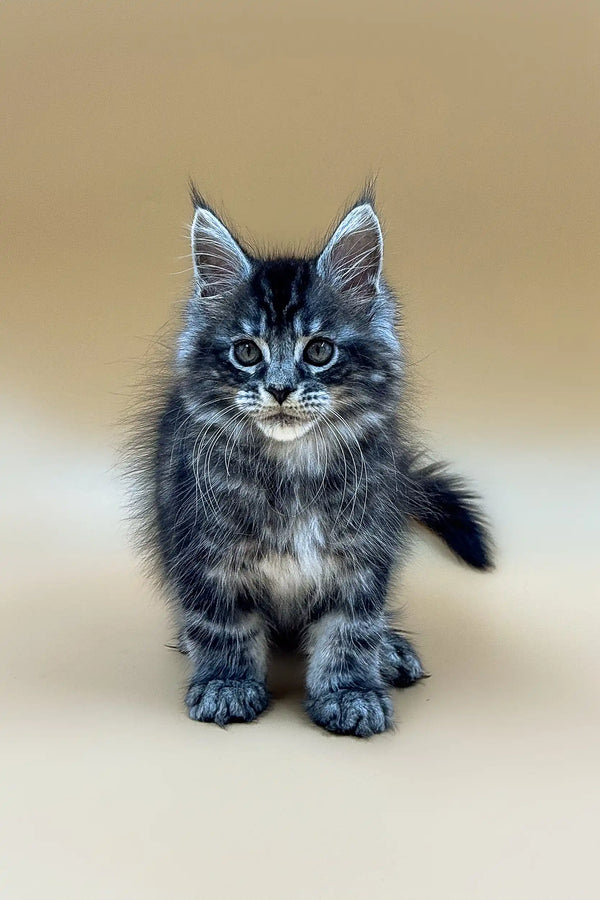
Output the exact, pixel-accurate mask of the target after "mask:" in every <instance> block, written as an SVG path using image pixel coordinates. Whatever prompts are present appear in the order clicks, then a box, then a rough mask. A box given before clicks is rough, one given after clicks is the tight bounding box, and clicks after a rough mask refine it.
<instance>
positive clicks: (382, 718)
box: [306, 690, 393, 737]
mask: <svg viewBox="0 0 600 900" xmlns="http://www.w3.org/2000/svg"><path fill="white" fill-rule="evenodd" d="M306 708H307V711H308V714H309V716H310V717H311V719H312V720H313V722H315V723H316V724H317V725H320V726H321V728H325V729H326V730H327V731H332V732H333V733H334V734H353V735H356V737H370V736H371V735H373V734H380V733H381V732H382V731H386V729H388V728H391V727H392V713H393V710H392V704H391V701H390V699H389V697H387V696H386V695H385V694H380V693H378V692H377V691H356V690H343V691H335V692H334V693H331V694H324V695H323V696H320V697H311V698H310V699H309V700H308V701H307V704H306Z"/></svg>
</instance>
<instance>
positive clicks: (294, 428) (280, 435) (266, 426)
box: [258, 422, 314, 441]
mask: <svg viewBox="0 0 600 900" xmlns="http://www.w3.org/2000/svg"><path fill="white" fill-rule="evenodd" d="M313 424H314V423H313V422H298V424H297V425H280V424H279V423H278V422H259V423H258V426H259V428H260V429H261V431H262V432H263V434H266V436H267V437H269V438H272V439H273V440H274V441H295V440H296V438H299V437H302V435H303V434H306V432H307V431H310V429H311V428H312V427H313Z"/></svg>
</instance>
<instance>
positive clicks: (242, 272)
mask: <svg viewBox="0 0 600 900" xmlns="http://www.w3.org/2000/svg"><path fill="white" fill-rule="evenodd" d="M192 199H193V203H194V206H195V215H194V220H193V225H192V255H193V261H194V284H193V293H192V296H191V298H190V300H189V302H188V305H187V310H186V314H185V322H184V325H183V330H182V331H181V334H180V337H179V341H178V346H177V351H176V356H175V359H174V364H173V371H172V378H171V382H170V386H169V389H168V391H167V395H166V397H165V399H164V401H161V408H160V414H159V416H158V418H157V421H156V423H155V425H153V426H152V427H151V436H150V440H149V441H147V443H146V455H145V456H144V455H143V454H142V455H141V456H140V457H139V459H140V460H143V459H145V460H146V463H147V465H146V467H145V468H146V474H147V475H150V479H149V482H148V479H146V484H148V483H149V484H150V488H149V492H148V491H147V492H146V495H145V497H146V500H147V503H146V524H147V525H148V526H149V533H150V534H151V537H152V544H151V547H152V551H153V554H154V557H155V558H157V559H158V561H159V563H160V568H161V571H162V576H163V578H164V582H165V584H166V586H167V588H168V592H169V594H170V595H171V597H172V599H173V602H174V604H175V609H176V613H177V621H178V627H179V646H180V648H181V649H182V650H183V651H184V652H185V653H187V654H188V656H189V658H190V661H191V663H192V666H193V674H192V677H191V681H190V684H189V689H188V692H187V696H186V703H187V707H188V710H189V715H190V717H191V718H192V719H197V720H199V721H202V722H216V723H217V724H218V725H226V724H227V723H228V722H233V721H243V722H247V721H250V720H252V719H254V718H255V717H256V716H258V715H259V714H260V713H261V712H262V711H263V710H264V709H265V708H266V706H267V704H268V693H267V686H266V678H267V659H268V651H269V646H270V645H272V644H279V643H284V644H286V645H288V646H289V645H290V644H291V645H296V646H300V647H302V648H303V649H304V651H305V652H306V655H307V660H308V661H307V676H306V686H307V701H306V709H307V711H308V714H309V715H310V717H311V718H312V720H313V721H314V722H315V723H316V724H317V725H321V726H322V727H323V728H326V729H327V730H328V731H332V732H336V733H338V734H352V735H357V736H360V737H365V736H369V735H372V734H375V733H377V732H382V731H384V730H385V729H387V728H390V726H391V724H392V704H391V702H390V695H389V690H388V688H389V686H390V685H394V686H398V687H405V686H407V685H410V684H412V683H413V682H415V681H417V680H418V679H420V678H422V677H423V675H424V671H423V667H422V665H421V662H420V660H419V657H418V656H417V653H416V652H415V649H414V648H413V646H412V645H411V644H410V643H409V641H408V640H407V639H406V638H405V637H404V636H403V635H402V634H401V633H400V632H399V631H397V630H396V629H395V628H394V627H392V624H391V619H390V616H389V614H388V612H387V610H386V594H387V591H388V585H389V582H390V576H391V573H392V571H393V570H394V569H395V567H396V566H397V565H398V563H400V562H401V561H402V559H403V557H404V556H405V554H406V548H407V544H408V541H409V536H410V532H411V520H416V521H419V522H421V523H423V524H425V525H426V526H427V527H429V528H430V529H431V530H433V531H434V532H435V533H437V534H438V535H439V536H441V537H442V538H443V539H444V540H445V541H446V543H447V544H448V545H449V547H450V548H451V549H452V550H453V551H454V552H455V553H456V554H457V555H458V556H460V557H461V558H462V559H464V560H465V561H466V562H468V563H469V564H470V565H472V566H474V567H477V568H481V569H483V568H487V567H489V566H490V565H491V555H490V545H489V540H488V537H487V533H486V530H485V527H484V523H483V521H482V517H481V515H480V513H479V510H478V508H477V506H476V498H475V497H474V496H473V495H472V494H470V493H469V492H468V491H467V490H466V489H465V487H464V485H463V484H462V483H461V482H460V481H459V480H458V479H456V478H454V477H452V476H449V475H447V474H446V473H445V471H444V470H443V468H442V467H440V466H435V465H433V466H431V465H430V466H427V467H425V468H424V467H422V465H421V464H420V463H419V458H420V455H419V454H418V453H417V452H416V451H415V449H414V447H413V445H412V443H411V436H410V434H409V433H408V430H407V427H406V425H405V424H404V423H403V418H402V415H401V412H402V404H403V357H402V349H401V346H400V343H399V340H398V334H397V328H396V325H397V323H396V317H397V304H396V302H395V300H394V296H393V294H392V292H391V290H390V288H389V287H388V285H387V284H386V282H385V281H384V279H383V275H382V256H383V242H382V234H381V228H380V225H379V221H378V219H377V216H376V214H375V212H374V209H373V198H372V197H371V196H365V197H363V198H362V199H361V200H360V202H359V203H358V204H357V205H356V206H354V207H353V208H352V209H350V211H349V212H348V214H347V215H346V216H345V217H344V219H343V220H342V222H341V223H340V225H339V226H338V227H337V229H336V230H335V232H334V234H333V236H332V237H331V239H330V240H329V241H328V242H327V244H326V246H325V247H324V249H323V250H322V252H321V253H320V254H319V255H318V256H315V257H313V256H310V257H306V258H298V257H294V258H292V257H279V256H273V257H270V258H257V257H256V256H253V255H251V254H250V253H249V252H247V251H246V250H245V249H244V248H243V247H242V245H241V243H240V241H239V240H237V239H236V238H235V237H234V235H233V234H232V232H231V230H229V229H228V228H226V227H225V225H224V224H223V222H222V221H221V220H220V219H219V218H218V217H217V216H216V215H215V213H214V212H213V211H212V210H211V209H210V208H209V206H208V205H207V203H206V202H205V201H204V200H203V198H202V197H201V196H200V195H199V194H198V192H197V191H196V190H195V189H192ZM143 467H144V466H143V464H142V468H143Z"/></svg>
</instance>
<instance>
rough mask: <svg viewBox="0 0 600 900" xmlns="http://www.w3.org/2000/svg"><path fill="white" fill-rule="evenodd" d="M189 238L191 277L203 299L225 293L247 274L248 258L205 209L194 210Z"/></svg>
mask: <svg viewBox="0 0 600 900" xmlns="http://www.w3.org/2000/svg"><path fill="white" fill-rule="evenodd" d="M191 238H192V259H193V261H194V275H195V278H196V282H197V284H198V286H199V288H200V291H201V293H202V295H203V296H205V297H212V296H218V295H220V294H227V293H229V292H231V291H232V290H234V288H236V287H237V286H238V285H239V284H240V283H241V282H242V281H244V279H245V278H247V277H248V275H249V274H250V261H249V260H248V257H247V256H246V254H245V253H244V252H243V250H242V249H241V247H240V246H239V244H238V243H237V241H236V240H235V238H234V237H233V236H232V235H231V234H230V233H229V231H228V230H227V228H225V226H224V225H223V223H222V222H221V221H220V220H219V219H217V217H216V216H215V214H214V213H212V212H211V211H210V210H209V209H205V208H204V207H200V206H199V207H198V208H197V209H196V212H195V214H194V221H193V222H192V233H191Z"/></svg>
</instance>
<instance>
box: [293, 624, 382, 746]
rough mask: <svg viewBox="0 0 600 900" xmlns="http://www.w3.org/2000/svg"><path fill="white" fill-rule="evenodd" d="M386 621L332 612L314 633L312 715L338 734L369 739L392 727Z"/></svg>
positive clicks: (311, 648) (311, 644)
mask: <svg viewBox="0 0 600 900" xmlns="http://www.w3.org/2000/svg"><path fill="white" fill-rule="evenodd" d="M385 634H386V626H385V623H384V621H383V619H380V618H371V617H368V616H364V615H363V616H358V615H353V614H352V613H350V612H341V611H340V612H331V613H328V614H327V615H325V616H323V618H321V619H319V620H318V621H317V622H315V623H314V624H313V625H311V626H310V628H309V634H308V651H309V664H308V672H307V688H308V699H307V710H308V713H309V715H310V717H311V718H312V720H313V721H314V722H316V724H317V725H321V726H322V727H323V728H326V729H327V731H333V732H335V733H336V734H354V735H357V736H358V737H369V736H370V735H372V734H377V733H378V732H381V731H385V730H386V729H387V728H390V727H391V724H392V704H391V702H390V698H389V696H388V694H387V690H386V685H385V683H384V680H383V677H382V673H381V653H382V646H383V641H384V638H385Z"/></svg>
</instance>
